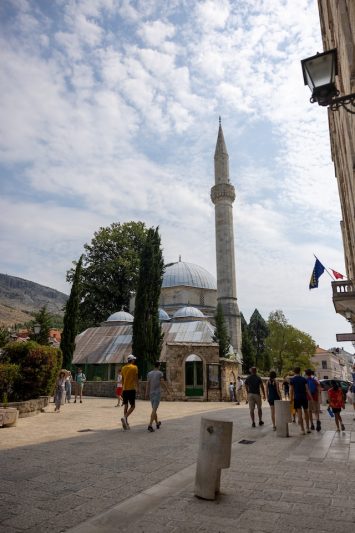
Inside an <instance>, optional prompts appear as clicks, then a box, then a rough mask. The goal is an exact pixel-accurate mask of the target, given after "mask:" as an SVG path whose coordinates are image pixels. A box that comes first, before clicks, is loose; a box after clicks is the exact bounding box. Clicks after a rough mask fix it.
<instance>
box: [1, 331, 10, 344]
mask: <svg viewBox="0 0 355 533" xmlns="http://www.w3.org/2000/svg"><path fill="white" fill-rule="evenodd" d="M9 341H10V332H9V329H8V328H6V327H5V326H0V348H2V347H3V346H5V344H7V343H8V342H9Z"/></svg>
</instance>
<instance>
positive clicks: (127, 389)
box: [121, 354, 138, 430]
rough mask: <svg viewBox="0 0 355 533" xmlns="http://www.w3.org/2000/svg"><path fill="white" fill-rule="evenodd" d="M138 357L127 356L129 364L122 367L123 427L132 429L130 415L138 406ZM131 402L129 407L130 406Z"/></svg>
mask: <svg viewBox="0 0 355 533" xmlns="http://www.w3.org/2000/svg"><path fill="white" fill-rule="evenodd" d="M136 359H137V358H136V357H134V355H132V354H131V355H129V356H128V357H127V364H126V365H125V366H124V367H123V368H122V398H123V405H124V416H123V417H122V418H121V422H122V427H123V429H125V430H126V429H130V427H129V423H128V417H129V415H130V414H132V413H133V411H134V409H135V407H136V391H137V388H138V368H137V366H136V364H135V360H136ZM128 404H129V407H128Z"/></svg>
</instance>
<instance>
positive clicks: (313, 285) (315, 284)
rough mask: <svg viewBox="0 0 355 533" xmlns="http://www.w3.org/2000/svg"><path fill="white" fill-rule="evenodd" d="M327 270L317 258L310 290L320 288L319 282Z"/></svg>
mask: <svg viewBox="0 0 355 533" xmlns="http://www.w3.org/2000/svg"><path fill="white" fill-rule="evenodd" d="M324 270H325V267H324V266H323V265H322V263H321V262H320V261H319V259H317V258H316V262H315V264H314V268H313V272H312V275H311V279H310V281H309V288H310V289H316V288H317V287H318V280H319V278H320V277H321V275H322V274H323V272H324Z"/></svg>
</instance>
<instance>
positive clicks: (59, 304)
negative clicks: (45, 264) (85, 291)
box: [0, 274, 68, 326]
mask: <svg viewBox="0 0 355 533" xmlns="http://www.w3.org/2000/svg"><path fill="white" fill-rule="evenodd" d="M67 298H68V296H67V295H66V294H64V293H62V292H59V291H57V290H55V289H51V288H50V287H45V286H44V285H40V284H39V283H34V282H33V281H28V280H26V279H22V278H17V277H15V276H8V275H7V274H0V324H3V325H6V326H10V325H12V324H15V323H17V324H18V323H23V322H28V321H29V320H31V318H32V315H33V313H36V312H37V311H39V310H40V309H41V307H43V306H44V305H46V306H47V310H48V311H49V312H50V313H53V314H55V315H61V316H63V306H64V304H65V302H66V301H67Z"/></svg>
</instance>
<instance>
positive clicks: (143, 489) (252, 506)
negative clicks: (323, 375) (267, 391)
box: [0, 399, 355, 533]
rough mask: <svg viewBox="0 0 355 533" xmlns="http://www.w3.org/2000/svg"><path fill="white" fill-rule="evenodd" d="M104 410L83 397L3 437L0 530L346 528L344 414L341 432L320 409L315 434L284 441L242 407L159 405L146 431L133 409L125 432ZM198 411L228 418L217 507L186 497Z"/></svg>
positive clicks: (105, 532)
mask: <svg viewBox="0 0 355 533" xmlns="http://www.w3.org/2000/svg"><path fill="white" fill-rule="evenodd" d="M113 403H114V400H112V399H85V401H84V403H83V404H81V405H80V404H79V405H78V404H77V405H66V406H63V408H62V411H61V412H60V413H59V414H54V413H45V414H41V415H38V416H36V417H33V418H27V419H21V420H19V423H18V426H17V427H16V428H3V429H1V430H0V449H1V454H0V472H1V483H0V493H1V494H0V531H1V532H6V533H15V532H16V533H18V532H23V531H26V532H36V533H42V532H43V533H44V532H47V531H48V532H49V531H50V532H58V531H68V530H70V529H71V528H72V529H73V532H74V531H75V532H77V533H80V532H84V531H85V533H109V532H113V531H117V530H119V531H130V532H131V533H136V532H137V533H138V532H144V533H151V532H153V531H154V532H160V531H161V532H168V533H170V532H184V531H186V532H187V531H189V532H190V531H193V530H196V531H206V532H221V533H222V532H227V531H228V533H230V531H231V530H234V529H237V530H238V533H243V532H253V533H257V532H269V531H270V532H271V531H272V532H275V533H278V532H281V531H282V533H284V532H285V530H286V531H287V532H288V533H295V532H300V531H304V530H307V532H309V533H315V532H316V531H317V533H322V532H326V531H334V530H338V531H347V532H350V531H355V525H354V524H355V506H354V504H353V490H352V488H353V484H354V482H353V477H354V473H355V422H354V421H353V412H352V410H350V409H349V407H347V410H346V412H345V414H344V416H343V418H344V423H345V427H346V431H345V432H341V433H340V434H339V433H336V432H335V431H334V427H335V425H334V421H333V420H331V419H330V418H329V417H328V415H327V413H326V412H325V413H324V414H322V426H323V427H322V431H321V432H320V433H319V434H317V433H316V432H312V434H311V435H306V436H300V435H299V432H298V428H297V426H296V425H295V424H290V429H291V438H289V439H283V438H279V437H277V436H276V435H275V433H274V432H272V429H271V423H270V420H269V411H268V408H266V409H265V413H264V419H265V426H263V427H261V428H259V427H257V428H255V429H252V428H251V427H250V421H249V414H248V410H247V408H246V407H245V406H242V407H236V406H232V405H231V404H220V403H196V402H189V403H187V402H183V403H178V402H172V403H169V402H163V403H162V404H161V408H160V413H161V417H162V420H163V424H162V428H161V430H159V431H156V432H154V433H148V432H147V430H146V426H147V424H146V421H147V418H148V414H149V405H148V402H143V401H141V402H138V405H137V409H136V412H135V413H134V414H133V415H132V422H131V427H132V429H131V430H130V431H123V430H122V429H121V428H119V426H118V420H119V418H120V416H121V412H122V411H121V409H119V408H115V407H113ZM52 409H53V407H52V406H51V407H50V410H52ZM203 413H206V415H207V414H208V415H210V416H212V417H213V418H221V419H225V420H232V421H233V423H234V430H233V448H232V463H231V468H229V469H226V470H223V471H222V481H221V489H222V493H221V495H220V496H219V498H218V499H217V500H216V501H214V502H207V501H203V500H199V499H197V498H195V497H194V496H193V479H194V473H195V464H194V463H195V461H196V453H197V446H198V435H199V426H200V419H201V414H203ZM87 430H91V431H87ZM352 430H353V431H352ZM241 439H248V440H253V441H255V442H253V443H252V444H248V445H244V444H240V443H239V441H240V440H241Z"/></svg>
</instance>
